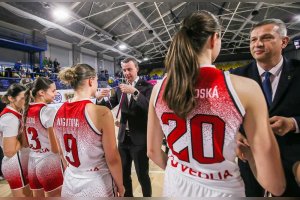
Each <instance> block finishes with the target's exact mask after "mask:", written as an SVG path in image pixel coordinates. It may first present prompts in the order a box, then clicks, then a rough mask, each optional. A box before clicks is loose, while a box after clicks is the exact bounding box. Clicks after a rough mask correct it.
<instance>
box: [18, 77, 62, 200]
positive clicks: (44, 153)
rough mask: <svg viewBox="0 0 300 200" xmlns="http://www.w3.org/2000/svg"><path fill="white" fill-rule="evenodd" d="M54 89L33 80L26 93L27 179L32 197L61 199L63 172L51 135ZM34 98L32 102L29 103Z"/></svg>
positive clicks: (46, 81)
mask: <svg viewBox="0 0 300 200" xmlns="http://www.w3.org/2000/svg"><path fill="white" fill-rule="evenodd" d="M55 94H56V86H55V83H54V82H53V81H51V80H50V79H48V78H45V77H39V78H37V79H35V81H34V82H33V84H32V87H30V88H28V89H27V90H26V92H25V100H26V101H25V111H24V115H23V118H24V124H25V129H26V136H27V140H28V144H29V147H30V154H29V165H28V178H29V185H30V188H31V190H32V191H33V196H34V197H44V196H45V197H60V195H61V186H62V183H63V169H62V164H61V159H60V155H59V150H58V147H57V143H56V140H55V136H54V133H53V127H52V126H53V120H54V117H55V113H56V110H55V108H51V107H49V106H47V104H48V103H51V102H53V100H54V97H55ZM31 96H32V97H33V102H30V100H31V98H32V97H31Z"/></svg>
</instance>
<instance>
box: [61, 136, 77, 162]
mask: <svg viewBox="0 0 300 200" xmlns="http://www.w3.org/2000/svg"><path fill="white" fill-rule="evenodd" d="M64 144H65V149H66V152H68V153H71V154H72V157H73V159H72V160H71V158H70V157H69V156H66V160H67V161H68V162H69V163H70V164H71V165H73V166H74V167H79V166H80V160H79V156H78V149H77V141H76V138H74V137H73V135H72V134H64Z"/></svg>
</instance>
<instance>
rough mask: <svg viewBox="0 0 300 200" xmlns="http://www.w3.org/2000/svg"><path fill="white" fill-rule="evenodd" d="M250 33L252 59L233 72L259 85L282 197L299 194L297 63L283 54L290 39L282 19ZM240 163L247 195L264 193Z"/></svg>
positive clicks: (299, 81) (299, 85)
mask: <svg viewBox="0 0 300 200" xmlns="http://www.w3.org/2000/svg"><path fill="white" fill-rule="evenodd" d="M250 33H251V34H250V50H251V54H252V56H253V58H254V59H255V61H254V62H252V63H250V64H249V65H246V66H244V67H241V68H237V69H235V70H233V71H232V73H233V74H236V75H241V76H244V77H248V78H251V79H253V80H255V81H256V82H257V83H258V84H259V85H260V86H261V88H262V90H263V92H264V95H265V98H266V101H267V103H268V109H269V115H270V124H271V128H272V130H273V132H274V134H275V135H276V139H277V142H278V144H279V148H280V153H281V160H282V164H283V168H284V171H285V176H286V182H287V185H286V190H285V192H284V194H283V195H282V196H300V188H299V187H298V185H297V183H296V181H295V177H294V175H293V172H292V168H293V165H294V164H295V162H296V161H297V160H300V133H299V127H300V92H299V88H300V62H299V61H297V60H288V59H286V58H285V57H283V56H282V50H283V49H284V48H285V47H286V46H287V44H288V41H289V38H288V37H287V29H286V26H285V24H284V23H283V22H282V21H281V20H277V19H269V20H265V21H262V22H260V23H258V24H257V25H255V26H254V27H253V28H252V30H251V32H250ZM253 95H255V94H253ZM257 164H259V163H257ZM239 166H240V170H241V175H242V178H243V180H244V182H245V187H246V196H263V195H264V190H263V188H262V187H261V186H260V185H259V184H258V182H257V181H256V179H255V178H254V176H253V174H252V172H251V170H250V168H249V165H248V164H247V163H244V162H242V161H241V160H239ZM274 176H276V174H274Z"/></svg>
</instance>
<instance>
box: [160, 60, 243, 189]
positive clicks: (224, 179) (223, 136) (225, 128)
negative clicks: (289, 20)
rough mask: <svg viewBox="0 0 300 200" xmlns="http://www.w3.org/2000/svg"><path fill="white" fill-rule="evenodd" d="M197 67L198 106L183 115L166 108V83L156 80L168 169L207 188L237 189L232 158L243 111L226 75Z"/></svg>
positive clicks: (239, 185)
mask: <svg viewBox="0 0 300 200" xmlns="http://www.w3.org/2000/svg"><path fill="white" fill-rule="evenodd" d="M199 70H200V76H199V78H198V80H197V83H196V89H195V94H196V97H195V98H196V99H197V105H196V107H195V108H194V110H192V111H191V112H190V113H189V114H188V116H187V118H186V119H182V118H179V117H178V116H177V115H175V114H174V112H173V111H172V110H170V109H169V108H168V106H167V104H166V102H165V101H164V100H163V92H164V89H165V85H166V81H165V79H164V80H163V81H162V82H160V83H159V84H160V86H159V87H160V88H159V90H158V93H157V95H156V98H155V101H154V104H155V105H154V106H155V111H156V114H157V116H158V118H159V120H160V124H161V127H162V130H163V132H164V134H165V137H166V139H167V144H168V146H169V148H170V152H169V159H168V164H167V167H172V168H174V169H177V170H178V172H179V174H182V175H183V176H186V177H189V178H191V179H192V180H196V181H197V182H199V183H203V184H204V185H205V186H207V187H212V188H215V189H216V188H218V189H220V190H223V191H242V190H243V181H242V179H241V177H240V172H239V167H238V165H237V163H236V161H235V158H236V154H235V147H236V141H235V138H236V134H237V132H238V130H239V127H240V125H241V124H242V122H243V116H244V114H245V110H244V108H243V106H242V104H241V102H240V100H239V98H238V96H237V94H236V92H235V90H234V88H233V86H232V83H231V80H230V76H229V73H223V72H222V71H221V70H218V69H216V68H215V67H214V66H204V67H201V68H200V69H199Z"/></svg>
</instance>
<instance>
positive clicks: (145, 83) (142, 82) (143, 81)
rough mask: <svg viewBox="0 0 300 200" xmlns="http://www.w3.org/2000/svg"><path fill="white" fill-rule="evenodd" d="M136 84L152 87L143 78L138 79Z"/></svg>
mask: <svg viewBox="0 0 300 200" xmlns="http://www.w3.org/2000/svg"><path fill="white" fill-rule="evenodd" d="M137 85H138V86H143V87H147V88H153V85H152V84H151V83H149V82H147V81H145V80H143V79H139V81H138V82H137Z"/></svg>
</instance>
